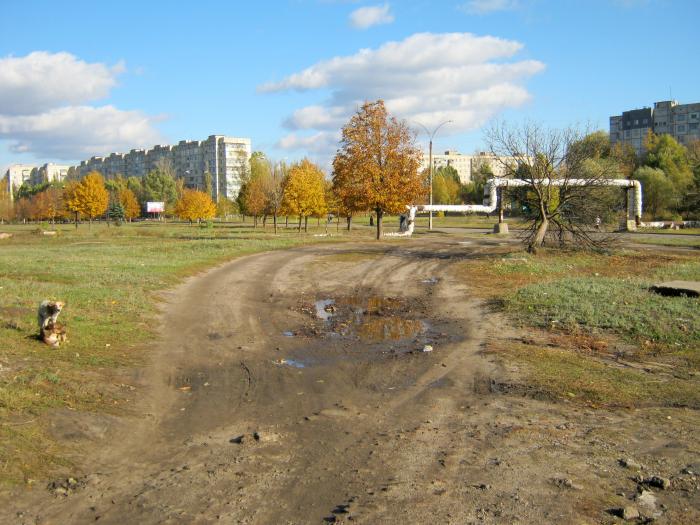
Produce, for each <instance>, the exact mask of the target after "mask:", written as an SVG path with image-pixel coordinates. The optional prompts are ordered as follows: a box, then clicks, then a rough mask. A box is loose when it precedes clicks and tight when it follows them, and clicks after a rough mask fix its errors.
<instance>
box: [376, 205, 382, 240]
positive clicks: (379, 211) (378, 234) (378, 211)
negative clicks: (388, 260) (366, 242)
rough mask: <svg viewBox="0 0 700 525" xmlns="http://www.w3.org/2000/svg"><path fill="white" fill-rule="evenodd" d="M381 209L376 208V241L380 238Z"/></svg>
mask: <svg viewBox="0 0 700 525" xmlns="http://www.w3.org/2000/svg"><path fill="white" fill-rule="evenodd" d="M382 215H383V212H382V209H381V208H377V240H379V239H381V238H382Z"/></svg>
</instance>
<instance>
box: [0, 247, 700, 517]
mask: <svg viewBox="0 0 700 525" xmlns="http://www.w3.org/2000/svg"><path fill="white" fill-rule="evenodd" d="M484 249H486V248H485V247H484V246H483V245H482V244H480V243H473V244H472V245H462V244H459V243H458V242H457V240H455V239H454V238H446V239H442V240H432V241H426V240H422V239H415V240H411V241H410V242H406V243H387V244H379V243H367V244H357V245H347V244H344V245H337V246H329V245H328V246H314V247H306V248H296V249H292V250H286V251H279V252H271V253H265V254H259V255H254V256H249V257H245V258H241V259H238V260H235V261H233V262H231V263H228V264H226V265H224V266H222V267H219V268H217V269H214V270H212V271H210V272H208V273H206V274H204V275H201V276H198V277H195V278H193V279H190V280H189V281H187V282H186V283H184V284H183V285H182V286H180V287H179V288H177V289H175V290H173V291H171V292H169V293H167V294H165V295H164V305H163V320H164V325H163V329H162V334H161V342H160V343H159V346H158V349H157V350H156V351H155V352H154V355H153V362H152V365H151V366H149V367H148V368H147V369H145V370H142V371H136V372H135V375H134V377H133V378H131V381H132V382H134V383H136V384H137V385H139V390H138V391H139V392H145V393H142V394H141V399H142V401H141V402H140V403H139V405H138V409H137V410H136V416H135V417H131V418H124V419H121V420H117V421H116V422H112V423H111V424H109V425H108V428H109V430H108V431H105V432H103V433H99V432H95V431H94V429H95V427H97V426H99V423H98V422H99V421H102V420H97V421H98V422H96V421H85V420H81V421H78V420H77V419H76V420H74V421H73V422H72V424H74V425H78V426H80V427H81V428H85V429H87V430H85V431H84V432H83V434H82V436H78V437H79V438H81V439H82V442H81V447H83V448H82V450H81V451H82V452H83V453H84V456H83V457H82V458H76V461H77V464H78V465H79V466H80V469H81V471H82V472H77V473H75V474H74V475H76V476H79V477H80V479H81V482H82V481H83V480H84V481H85V485H84V487H82V488H81V489H79V490H76V491H75V492H74V493H72V494H70V495H69V496H67V497H63V496H59V497H56V496H54V495H52V494H50V493H49V492H48V491H43V490H38V491H35V492H34V493H22V494H17V495H16V497H15V498H14V499H13V500H12V501H11V502H9V503H8V504H7V505H6V506H5V507H4V509H3V511H0V518H2V516H3V513H5V517H6V519H7V520H8V521H7V522H8V523H10V522H16V523H88V522H89V523H93V522H95V521H96V520H97V521H98V522H99V523H115V524H116V523H139V524H149V523H215V522H219V523H265V524H267V523H324V522H333V521H337V522H341V521H346V520H347V521H350V520H352V521H353V522H359V523H514V522H522V523H534V522H558V523H578V522H589V521H588V520H590V521H591V522H603V523H606V522H613V521H614V518H612V517H611V516H609V515H608V514H606V513H605V509H606V506H609V505H610V501H611V499H614V498H612V495H613V494H615V491H616V490H617V491H618V492H619V491H620V490H627V488H626V485H625V479H626V474H625V473H624V472H622V473H618V472H616V471H615V467H614V465H615V457H616V455H617V454H621V453H623V452H624V453H629V451H630V450H633V451H635V452H637V453H639V454H640V455H641V454H642V453H648V454H651V455H653V454H654V452H653V450H652V449H651V448H650V447H651V445H650V442H649V441H645V440H644V438H643V437H642V436H645V433H650V432H652V428H651V427H650V426H649V425H646V426H645V423H644V421H643V419H644V418H643V415H642V416H640V414H636V415H634V416H631V415H630V414H625V413H615V414H612V413H610V414H606V415H604V416H603V417H602V418H601V415H600V413H594V412H592V411H588V410H581V409H574V410H572V409H569V408H567V407H565V406H564V407H563V406H561V405H553V404H548V403H545V402H539V401H535V400H533V399H528V398H517V397H508V396H501V395H495V394H492V393H491V389H490V385H491V381H492V380H493V379H494V378H496V377H498V375H499V374H498V371H497V370H495V367H494V365H492V364H491V363H490V362H488V361H487V360H486V359H485V358H483V357H481V356H480V355H479V350H480V347H481V345H482V343H483V342H484V341H485V340H487V339H488V338H491V337H496V338H507V337H510V336H512V335H513V334H512V333H510V332H509V331H508V330H507V329H504V328H503V326H502V325H501V324H500V320H499V319H498V318H497V317H495V316H494V315H493V314H489V313H488V311H487V309H486V308H484V307H483V305H480V304H478V303H477V302H474V301H473V300H471V299H470V297H469V293H468V289H467V288H466V287H465V285H464V284H462V283H459V282H457V281H455V280H454V279H453V278H452V276H451V273H450V266H451V264H453V262H455V261H459V260H462V259H463V258H466V257H479V256H480V254H481V253H483V250H484ZM431 278H438V281H437V282H436V283H433V282H423V281H425V280H430V279H431ZM387 297H389V298H394V299H395V300H396V301H397V304H398V305H399V306H396V307H395V310H391V309H389V314H390V317H392V318H396V319H398V322H401V320H402V319H409V320H412V321H415V320H418V321H420V322H421V323H423V326H424V327H425V328H424V330H423V331H422V332H420V333H416V334H413V335H411V336H410V337H405V338H395V337H393V338H392V337H388V338H387V339H385V340H382V338H381V337H379V338H376V337H374V338H368V339H367V338H366V339H362V338H358V337H357V335H356V334H352V333H351V334H350V335H346V336H342V335H337V334H338V333H340V331H341V330H342V326H341V327H338V326H335V325H332V326H329V325H327V324H325V323H324V322H323V321H321V320H319V319H316V318H315V316H314V312H313V309H311V310H309V309H310V308H312V307H313V303H314V301H315V300H318V299H335V300H337V301H338V305H339V308H340V305H341V303H342V301H343V300H347V299H348V298H351V299H352V300H359V301H360V302H362V301H366V300H374V299H381V298H387ZM353 304H354V303H353ZM336 315H337V316H338V318H340V317H341V315H342V312H341V310H340V309H339V311H338V312H337V314H336ZM361 317H362V316H361ZM370 317H372V316H364V317H362V320H363V322H364V320H365V318H367V319H369V318H370ZM377 317H378V319H379V320H380V321H382V322H383V321H384V318H383V317H382V316H381V315H380V316H375V317H372V319H375V320H376V319H377ZM392 326H393V325H392ZM411 326H413V325H411ZM386 331H387V328H386V327H384V333H386ZM285 332H293V333H295V334H296V335H294V336H293V337H289V336H287V335H285ZM426 343H430V344H432V345H433V346H434V348H435V350H434V351H433V352H431V353H423V352H421V351H419V350H420V349H421V348H422V347H423V345H424V344H426ZM290 363H292V364H299V365H303V368H297V367H295V366H289V364H290ZM61 417H62V418H64V419H65V418H69V417H75V418H79V417H81V416H73V415H69V416H66V415H65V414H63V415H61ZM105 424H106V423H105ZM70 425H71V421H65V420H64V421H62V424H61V425H58V427H60V428H65V427H66V426H70ZM611 426H613V427H617V428H619V427H620V426H626V427H628V428H627V430H626V434H627V435H628V437H629V436H634V437H635V438H637V441H636V442H635V444H633V445H630V444H629V443H628V442H626V441H625V440H623V443H622V444H621V443H620V437H619V436H614V435H611V433H610V428H611ZM90 429H92V431H90ZM654 432H657V431H656V430H654ZM98 434H99V435H98ZM655 438H656V440H655V441H654V447H663V445H664V443H665V442H667V441H671V440H672V439H673V438H674V434H673V431H672V430H671V429H668V434H667V435H663V434H659V433H658V432H657V433H656V434H655ZM625 447H626V448H625ZM654 450H655V449H654ZM694 452H695V451H694V449H692V447H691V448H686V449H684V450H680V451H676V452H675V454H676V455H675V456H674V459H673V460H672V461H675V462H677V463H678V464H680V463H682V462H683V461H686V460H687V457H688V456H692V455H693V453H694ZM569 478H573V479H574V481H575V484H576V485H577V487H575V488H571V487H565V486H562V485H561V483H559V482H557V481H556V480H560V479H569ZM620 487H622V488H620ZM580 488H584V490H580ZM689 498H690V499H689V500H688V501H687V503H686V504H687V505H690V506H691V507H692V506H693V505H694V504H695V502H696V501H697V495H696V494H695V493H693V494H691V495H690V496H689ZM662 522H663V517H662ZM669 522H673V521H669Z"/></svg>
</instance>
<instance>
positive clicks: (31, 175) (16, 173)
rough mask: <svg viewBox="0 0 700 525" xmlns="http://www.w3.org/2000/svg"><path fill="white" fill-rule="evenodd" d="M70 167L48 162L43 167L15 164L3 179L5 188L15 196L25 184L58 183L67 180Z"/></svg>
mask: <svg viewBox="0 0 700 525" xmlns="http://www.w3.org/2000/svg"><path fill="white" fill-rule="evenodd" d="M69 169H70V166H65V165H62V164H54V163H53V162H48V163H46V164H44V165H43V166H30V165H28V164H13V165H12V166H10V167H9V168H8V169H7V171H5V175H4V176H3V178H2V185H3V187H4V188H5V189H6V190H7V191H8V192H9V193H10V196H13V194H14V192H15V191H17V189H18V188H19V187H20V186H21V185H22V184H24V183H27V184H32V185H36V184H42V183H44V182H56V181H62V180H65V178H66V177H67V176H68V170H69Z"/></svg>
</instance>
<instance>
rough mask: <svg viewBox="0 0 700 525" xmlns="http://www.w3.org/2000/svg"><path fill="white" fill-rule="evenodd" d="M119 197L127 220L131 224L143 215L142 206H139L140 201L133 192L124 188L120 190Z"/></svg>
mask: <svg viewBox="0 0 700 525" xmlns="http://www.w3.org/2000/svg"><path fill="white" fill-rule="evenodd" d="M118 197H119V202H120V203H121V205H122V206H123V207H124V218H125V219H127V220H128V221H129V222H131V219H134V218H136V217H138V216H139V215H141V206H140V205H139V201H138V199H137V198H136V195H135V194H134V192H133V191H131V190H130V189H129V188H126V187H124V188H122V189H121V190H119V193H118Z"/></svg>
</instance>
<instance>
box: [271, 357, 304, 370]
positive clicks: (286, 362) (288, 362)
mask: <svg viewBox="0 0 700 525" xmlns="http://www.w3.org/2000/svg"><path fill="white" fill-rule="evenodd" d="M275 364H276V365H286V366H291V367H294V368H305V367H306V365H305V364H304V363H302V362H301V361H297V360H296V359H276V360H275Z"/></svg>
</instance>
